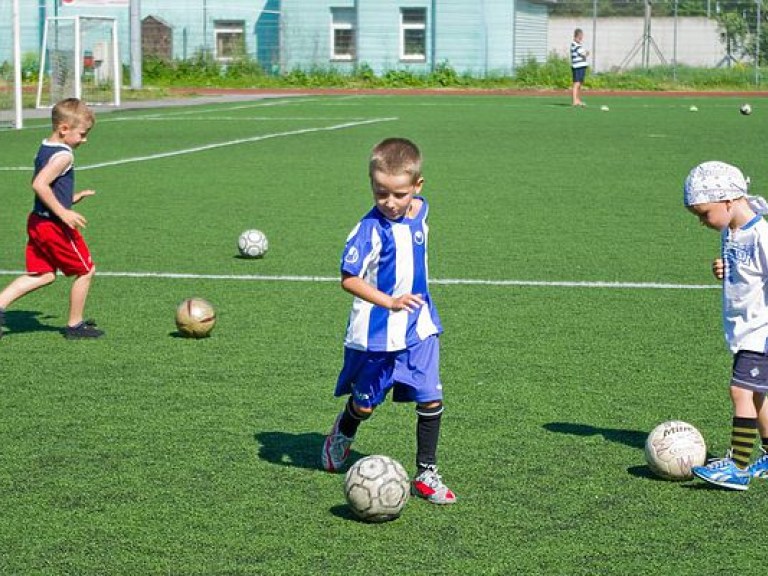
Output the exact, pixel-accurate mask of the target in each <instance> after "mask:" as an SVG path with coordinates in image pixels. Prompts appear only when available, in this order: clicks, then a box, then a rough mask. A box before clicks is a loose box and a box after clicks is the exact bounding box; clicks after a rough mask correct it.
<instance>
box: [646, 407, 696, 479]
mask: <svg viewBox="0 0 768 576" xmlns="http://www.w3.org/2000/svg"><path fill="white" fill-rule="evenodd" d="M645 460H646V462H648V466H649V467H650V469H651V471H653V473H654V474H656V475H657V476H659V477H661V478H664V479H665V480H690V479H691V478H693V473H692V472H691V468H693V467H694V466H702V465H703V464H704V463H705V462H706V460H707V445H706V444H705V443H704V438H703V436H702V435H701V433H700V432H699V431H698V430H697V429H696V427H695V426H693V425H691V424H688V423H687V422H683V421H681V420H669V421H667V422H662V423H661V424H659V425H658V426H656V428H654V429H653V431H652V432H651V433H650V434H649V435H648V439H647V440H646V441H645Z"/></svg>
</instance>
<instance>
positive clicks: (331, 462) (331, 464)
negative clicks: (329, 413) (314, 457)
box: [322, 412, 354, 472]
mask: <svg viewBox="0 0 768 576" xmlns="http://www.w3.org/2000/svg"><path fill="white" fill-rule="evenodd" d="M343 414H344V413H343V412H340V413H339V415H338V416H336V420H335V421H334V423H333V428H331V432H330V433H329V434H328V436H326V437H325V442H323V454H322V461H323V469H324V470H326V471H327V472H340V471H341V469H342V467H343V466H344V462H346V460H347V458H348V457H349V447H350V446H352V441H353V440H354V438H349V437H347V436H344V434H342V433H341V432H340V431H339V422H340V421H341V417H342V415H343Z"/></svg>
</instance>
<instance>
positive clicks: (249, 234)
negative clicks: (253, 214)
mask: <svg viewBox="0 0 768 576" xmlns="http://www.w3.org/2000/svg"><path fill="white" fill-rule="evenodd" d="M237 248H238V250H239V251H240V255H241V256H243V257H245V258H261V257H262V256H264V254H266V253H267V250H269V241H268V240H267V237H266V235H265V234H264V232H262V231H261V230H246V231H245V232H243V233H242V234H240V238H238V239H237Z"/></svg>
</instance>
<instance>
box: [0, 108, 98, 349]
mask: <svg viewBox="0 0 768 576" xmlns="http://www.w3.org/2000/svg"><path fill="white" fill-rule="evenodd" d="M51 120H52V123H53V132H52V133H51V135H50V136H49V137H48V138H47V139H46V140H43V143H42V144H41V145H40V148H39V149H38V151H37V156H36V157H35V173H34V176H33V179H32V189H33V190H34V191H35V205H34V208H33V209H32V213H31V214H30V215H29V219H28V220H27V234H28V236H29V239H28V241H27V252H26V267H27V273H26V274H24V275H23V276H19V277H18V278H16V280H14V281H13V282H11V283H10V284H9V285H8V286H7V287H6V288H5V289H4V290H3V291H2V292H0V337H2V335H3V331H2V329H3V324H4V323H5V309H6V308H7V307H8V306H10V305H11V304H12V303H13V302H15V301H16V300H18V299H19V298H21V297H22V296H24V295H26V294H29V293H30V292H32V291H34V290H37V289H38V288H42V287H43V286H46V285H47V284H50V283H51V282H53V281H54V280H56V272H57V271H61V273H62V274H64V275H65V276H75V280H74V282H72V290H71V292H70V297H69V319H68V322H67V326H66V328H64V331H63V334H64V337H65V338H70V339H76V338H98V337H99V336H102V335H103V334H104V332H102V331H101V330H99V329H98V328H96V324H95V323H94V322H93V321H92V320H83V312H84V309H85V301H86V299H87V297H88V289H89V288H90V286H91V279H92V278H93V274H94V272H95V271H96V268H95V267H94V265H93V262H92V261H91V254H90V251H89V250H88V246H87V245H86V243H85V240H84V239H83V237H82V235H81V234H80V231H79V228H84V227H85V225H86V224H87V221H86V219H85V218H84V217H83V216H82V214H79V213H78V212H75V211H74V210H72V205H73V204H77V203H78V202H79V201H80V200H82V199H83V198H85V197H86V196H92V195H93V194H95V192H94V191H93V190H82V191H81V192H77V193H75V171H74V154H73V150H74V149H75V148H77V147H78V146H80V145H81V144H83V143H84V142H86V141H87V138H88V132H89V131H90V130H91V128H92V127H93V125H94V123H95V121H96V119H95V117H94V115H93V112H92V111H91V110H90V108H88V106H86V105H85V103H84V102H82V101H80V100H78V99H77V98H68V99H66V100H62V101H61V102H59V103H58V104H56V105H55V106H54V107H53V111H52V113H51Z"/></svg>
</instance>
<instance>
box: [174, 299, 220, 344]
mask: <svg viewBox="0 0 768 576" xmlns="http://www.w3.org/2000/svg"><path fill="white" fill-rule="evenodd" d="M215 325H216V311H215V310H214V309H213V306H211V303H210V302H208V301H207V300H203V299H202V298H187V299H186V300H184V301H183V302H182V303H181V304H179V307H178V308H177V309H176V328H178V329H179V332H180V333H181V334H182V336H186V337H188V338H205V337H206V336H209V335H210V333H211V330H213V327H214V326H215Z"/></svg>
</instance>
